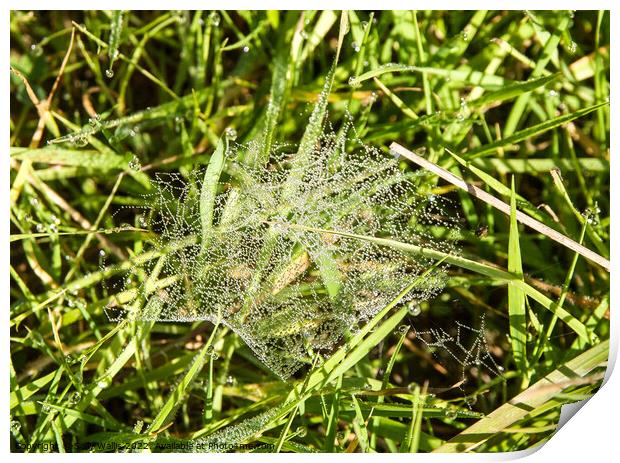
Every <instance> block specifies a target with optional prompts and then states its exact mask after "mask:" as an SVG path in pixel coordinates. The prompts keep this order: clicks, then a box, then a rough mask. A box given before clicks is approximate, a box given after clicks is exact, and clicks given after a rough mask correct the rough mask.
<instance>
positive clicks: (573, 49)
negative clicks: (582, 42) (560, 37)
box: [568, 40, 577, 54]
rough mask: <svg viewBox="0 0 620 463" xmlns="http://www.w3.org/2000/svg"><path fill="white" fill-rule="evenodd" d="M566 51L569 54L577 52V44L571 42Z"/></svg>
mask: <svg viewBox="0 0 620 463" xmlns="http://www.w3.org/2000/svg"><path fill="white" fill-rule="evenodd" d="M568 51H569V53H571V54H573V53H575V52H576V51H577V43H576V42H575V41H574V40H571V42H570V43H569V44H568Z"/></svg>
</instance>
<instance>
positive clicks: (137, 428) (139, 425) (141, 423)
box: [133, 420, 144, 434]
mask: <svg viewBox="0 0 620 463" xmlns="http://www.w3.org/2000/svg"><path fill="white" fill-rule="evenodd" d="M143 426H144V421H142V420H138V421H136V424H135V425H134V426H133V432H134V433H136V434H140V433H141V432H142V427H143Z"/></svg>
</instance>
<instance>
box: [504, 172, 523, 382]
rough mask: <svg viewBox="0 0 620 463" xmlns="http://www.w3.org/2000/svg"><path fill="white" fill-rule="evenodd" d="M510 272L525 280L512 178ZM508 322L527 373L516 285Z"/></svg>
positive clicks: (517, 356)
mask: <svg viewBox="0 0 620 463" xmlns="http://www.w3.org/2000/svg"><path fill="white" fill-rule="evenodd" d="M508 271H509V272H511V273H513V274H514V275H516V276H517V278H520V279H521V280H523V266H522V264H521V249H520V246H519V228H518V226H517V202H516V198H515V181H514V177H513V178H512V184H511V195H510V234H509V237H508ZM508 321H509V323H510V341H511V343H512V353H513V356H514V360H515V363H516V365H517V368H518V369H519V370H520V371H521V372H522V373H523V375H524V381H525V376H526V372H527V354H526V342H527V318H526V310H525V293H524V292H523V290H522V289H521V288H519V287H518V286H515V285H508Z"/></svg>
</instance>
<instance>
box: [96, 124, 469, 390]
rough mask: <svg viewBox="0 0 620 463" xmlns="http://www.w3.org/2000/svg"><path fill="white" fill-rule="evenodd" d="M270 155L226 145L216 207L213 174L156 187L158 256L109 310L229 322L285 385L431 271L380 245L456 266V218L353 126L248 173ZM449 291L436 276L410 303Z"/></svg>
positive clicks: (174, 178) (161, 179) (153, 207)
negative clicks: (414, 250) (405, 247)
mask: <svg viewBox="0 0 620 463" xmlns="http://www.w3.org/2000/svg"><path fill="white" fill-rule="evenodd" d="M351 132H353V136H351V135H350V134H351ZM260 149H261V145H260V143H248V144H238V143H234V142H233V141H232V140H230V141H229V143H228V144H227V148H226V150H225V151H226V152H225V156H224V165H223V170H222V173H221V176H220V177H219V182H218V187H217V190H216V194H215V197H214V200H213V205H212V208H210V207H208V206H206V205H205V197H206V196H205V195H204V194H203V191H204V188H209V187H210V186H211V185H204V184H203V177H204V170H197V171H195V172H193V173H192V174H191V175H188V176H185V177H183V176H181V175H180V174H174V173H165V174H159V175H157V176H156V178H155V179H154V180H153V184H154V189H153V191H154V192H153V193H152V194H150V195H149V196H148V203H149V210H148V211H147V213H146V214H145V216H146V217H148V220H147V221H146V222H145V224H144V225H145V228H148V229H149V230H150V231H152V234H153V236H154V239H153V251H154V252H155V253H157V256H159V257H158V258H156V259H152V260H149V261H148V262H147V263H146V264H145V265H141V266H136V267H135V268H133V269H132V272H133V273H136V274H141V275H146V277H143V278H142V281H143V283H141V284H140V286H139V288H138V290H137V291H136V290H135V288H134V290H133V293H132V294H133V297H132V298H130V300H124V301H119V300H114V301H112V302H111V303H110V304H109V305H108V310H107V311H108V313H109V314H111V316H113V317H115V318H117V317H130V318H133V319H138V320H157V321H175V322H180V321H188V322H189V321H196V320H205V321H207V320H208V321H211V322H217V321H218V320H220V321H221V323H223V324H225V325H226V326H228V327H229V328H230V329H232V330H233V331H234V332H235V333H237V335H239V337H240V338H242V339H243V341H244V342H245V343H246V344H247V345H248V346H249V347H250V348H251V349H252V350H253V351H254V353H255V354H256V356H257V357H258V358H259V359H260V360H261V361H262V362H263V363H264V364H265V365H266V366H267V367H268V368H269V369H270V370H271V371H273V372H274V373H275V374H277V375H278V376H279V377H281V378H287V377H289V376H290V375H291V374H293V373H294V372H295V371H297V370H298V369H299V368H300V367H301V366H302V365H303V364H304V363H307V362H308V359H309V358H310V357H311V356H312V355H313V354H312V353H313V352H319V353H322V354H323V355H329V353H330V352H331V351H332V350H333V349H334V347H336V346H337V345H338V343H340V342H341V341H342V340H343V339H344V338H345V337H346V336H347V335H349V334H350V333H353V332H355V331H356V330H357V329H358V328H359V327H360V326H361V325H363V324H364V323H365V322H366V321H367V320H368V319H370V318H372V317H373V316H374V315H375V314H376V313H377V312H378V311H379V310H381V309H382V308H383V307H385V305H386V304H388V303H389V302H390V301H392V300H393V299H394V298H395V297H396V296H397V295H398V294H399V293H400V292H401V291H402V290H403V289H404V288H405V287H406V286H407V285H409V284H410V283H411V282H412V281H413V280H414V279H415V277H416V276H417V275H420V274H421V273H423V272H424V271H426V270H428V269H429V268H430V267H431V266H432V265H433V264H434V261H433V260H432V259H429V258H426V257H423V256H421V255H419V254H417V255H416V254H410V253H407V252H404V251H402V250H400V249H396V248H395V247H393V246H386V245H383V244H377V243H376V242H373V241H371V240H372V239H373V238H387V239H390V240H394V241H398V242H403V243H409V244H415V245H417V246H421V247H423V248H427V249H433V250H437V251H441V252H443V253H451V254H454V253H456V252H457V249H456V245H455V239H454V229H455V228H456V224H457V221H458V220H457V218H456V214H455V211H454V210H453V209H452V205H451V204H450V202H449V201H447V200H446V199H445V198H443V197H442V196H438V195H432V194H422V193H420V191H422V190H421V187H422V186H424V185H425V182H427V179H426V177H425V175H426V174H425V173H423V172H422V173H420V172H416V173H412V172H407V171H406V169H403V166H401V165H399V160H398V159H394V158H393V157H392V156H390V155H387V154H384V153H383V152H382V151H380V150H379V149H377V148H373V147H369V146H366V145H364V144H363V143H362V142H361V141H360V140H359V139H358V138H357V137H356V136H355V131H354V130H353V129H352V127H351V124H350V123H347V124H346V125H345V126H344V127H342V128H341V129H340V130H339V133H335V132H334V131H332V130H331V129H330V130H328V131H327V133H324V134H323V135H322V136H321V137H320V138H319V139H318V142H317V143H316V145H315V146H314V147H313V148H312V149H310V150H307V151H306V152H304V153H295V154H290V153H289V152H287V151H291V150H286V149H284V148H282V147H280V149H277V150H275V152H274V153H273V154H272V156H271V158H270V160H269V162H268V163H267V164H266V165H256V164H250V163H246V162H244V161H243V160H244V159H255V158H257V157H256V156H254V152H256V151H257V150H260ZM292 151H294V150H292ZM205 214H207V215H205ZM205 217H207V219H208V220H206V221H205ZM351 235H355V236H351ZM126 280H127V279H125V281H126ZM444 280H445V267H443V266H439V267H437V268H436V269H435V270H433V271H432V272H431V273H430V274H429V275H428V276H425V278H423V279H421V281H420V282H419V283H418V284H417V285H416V286H415V287H414V289H413V290H412V291H410V292H409V293H408V294H407V295H406V296H405V297H404V299H403V302H405V303H406V302H407V301H410V300H416V301H423V300H425V299H428V298H430V297H432V296H434V295H436V294H437V293H438V292H439V291H440V290H441V288H442V287H443V284H444ZM129 288H131V286H128V288H126V289H129ZM127 292H128V291H125V293H127Z"/></svg>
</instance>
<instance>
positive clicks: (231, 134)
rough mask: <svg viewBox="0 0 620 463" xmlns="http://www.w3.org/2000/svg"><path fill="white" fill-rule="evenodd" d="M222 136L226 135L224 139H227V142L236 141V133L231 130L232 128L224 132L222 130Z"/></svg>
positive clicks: (227, 128)
mask: <svg viewBox="0 0 620 463" xmlns="http://www.w3.org/2000/svg"><path fill="white" fill-rule="evenodd" d="M224 134H225V135H226V138H228V139H229V140H236V139H237V131H236V130H235V129H233V128H232V127H226V130H224Z"/></svg>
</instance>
